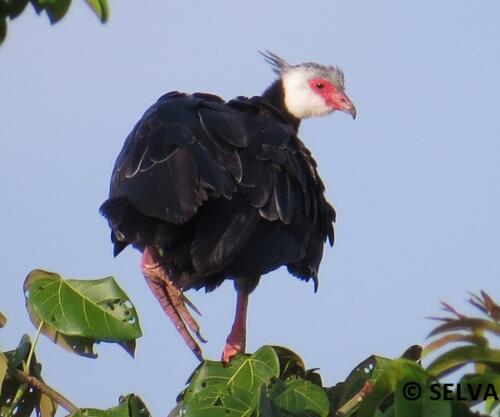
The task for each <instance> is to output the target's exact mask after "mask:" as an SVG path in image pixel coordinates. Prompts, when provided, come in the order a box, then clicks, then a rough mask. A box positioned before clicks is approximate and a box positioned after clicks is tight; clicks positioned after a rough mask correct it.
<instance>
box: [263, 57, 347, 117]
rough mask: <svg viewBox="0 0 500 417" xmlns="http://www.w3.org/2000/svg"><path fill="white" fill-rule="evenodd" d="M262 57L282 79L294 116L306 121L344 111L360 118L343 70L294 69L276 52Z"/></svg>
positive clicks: (315, 66)
mask: <svg viewBox="0 0 500 417" xmlns="http://www.w3.org/2000/svg"><path fill="white" fill-rule="evenodd" d="M261 54H262V55H263V56H264V58H265V59H266V61H267V62H268V63H269V64H271V66H272V67H273V70H274V72H275V73H277V74H278V75H279V76H280V78H281V81H282V86H283V92H284V99H285V106H286V108H287V110H288V112H289V113H290V114H291V115H293V116H294V117H296V118H297V119H305V118H308V117H315V116H325V115H327V114H330V113H332V112H334V111H336V110H340V111H343V112H346V113H349V114H350V115H351V116H352V117H353V119H355V118H356V107H355V106H354V104H353V103H352V101H351V100H350V99H349V97H347V95H346V93H345V86H344V73H343V72H342V71H341V70H340V68H338V67H333V66H326V65H320V64H316V63H314V62H305V63H303V64H299V65H290V64H288V63H287V62H286V61H285V60H283V59H282V58H280V57H279V56H277V55H275V54H273V53H272V52H269V51H266V52H265V53H264V52H261Z"/></svg>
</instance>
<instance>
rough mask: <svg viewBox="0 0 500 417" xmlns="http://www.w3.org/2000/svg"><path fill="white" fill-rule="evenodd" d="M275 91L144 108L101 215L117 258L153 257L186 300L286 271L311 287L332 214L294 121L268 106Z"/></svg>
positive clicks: (181, 98)
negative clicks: (232, 282)
mask: <svg viewBox="0 0 500 417" xmlns="http://www.w3.org/2000/svg"><path fill="white" fill-rule="evenodd" d="M281 88H282V87H281V85H280V84H279V83H277V84H276V85H273V86H272V88H271V89H269V90H268V92H267V95H266V94H264V95H263V96H262V97H253V98H243V97H239V98H238V99H236V100H233V101H229V102H227V103H226V102H224V101H223V100H222V99H220V98H219V97H216V96H213V95H209V94H200V93H196V94H193V95H186V94H182V93H179V92H171V93H168V94H165V95H164V96H162V97H161V98H160V99H159V100H158V101H157V102H156V103H155V104H154V105H153V106H151V107H150V108H149V109H148V110H147V111H146V113H145V114H144V116H143V117H142V118H141V119H140V120H139V122H138V123H137V124H136V126H135V127H134V129H133V130H132V132H131V133H130V135H129V136H128V138H127V140H126V141H125V144H124V146H123V149H122V151H121V153H120V155H119V156H118V159H117V161H116V164H115V167H114V170H113V175H112V180H111V187H110V195H109V199H108V200H107V201H106V202H105V203H104V204H103V205H102V207H101V212H102V214H103V215H104V216H105V217H106V218H107V219H108V221H109V223H110V226H111V228H112V240H113V242H114V244H115V255H116V254H118V253H119V252H120V251H121V250H122V249H123V248H124V247H125V246H126V245H127V244H132V245H133V246H135V247H137V248H138V249H140V250H141V251H142V250H144V248H145V247H155V248H158V249H160V252H161V253H162V254H163V256H162V263H164V264H165V265H166V266H168V268H169V270H170V271H172V280H173V281H174V283H176V285H177V286H178V287H179V288H181V289H182V290H183V291H185V290H188V289H190V288H196V289H198V288H202V287H205V288H206V289H207V290H208V291H210V290H212V289H214V288H215V287H217V286H218V285H219V284H220V283H221V282H222V281H223V280H224V279H226V278H232V279H252V280H255V279H258V277H260V276H261V275H263V274H265V273H267V272H270V271H272V270H274V269H276V268H278V267H280V266H282V265H286V266H287V267H288V270H289V271H290V272H291V273H292V274H294V275H295V276H297V277H299V278H301V279H305V280H309V279H310V278H312V279H313V280H314V281H315V282H316V280H317V273H318V268H319V264H320V261H321V257H322V252H323V244H324V242H325V240H326V239H327V238H328V239H329V240H330V243H333V225H332V223H333V222H334V220H335V211H334V210H333V208H332V206H331V205H330V204H329V203H328V202H327V201H326V199H325V197H324V186H323V183H322V181H321V179H320V178H319V176H318V173H317V170H316V163H315V161H314V159H313V158H312V156H311V154H310V152H309V151H308V150H307V148H306V147H305V146H304V144H303V143H302V142H301V141H300V140H299V138H298V137H297V129H298V125H299V121H298V120H296V119H294V118H293V116H291V115H290V114H288V113H287V112H286V110H285V109H283V108H281V109H280V104H279V102H277V103H276V102H275V103H273V101H274V100H275V96H276V95H277V94H279V92H278V93H277V92H276V91H275V90H277V89H278V90H279V89H281ZM273 99H274V100H273Z"/></svg>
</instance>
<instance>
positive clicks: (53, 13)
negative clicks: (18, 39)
mask: <svg viewBox="0 0 500 417" xmlns="http://www.w3.org/2000/svg"><path fill="white" fill-rule="evenodd" d="M85 2H86V3H87V4H88V6H89V7H90V8H91V9H92V11H93V12H94V13H95V14H96V15H97V17H98V18H99V19H100V20H101V22H102V23H105V22H106V21H107V20H108V16H109V8H108V3H107V0H85ZM28 3H31V5H32V6H33V8H34V9H35V11H36V13H37V14H41V13H42V12H45V13H46V14H47V16H48V18H49V20H50V23H51V24H54V23H57V22H58V21H59V20H61V19H62V18H63V17H64V16H65V15H66V13H67V11H68V9H69V6H70V5H71V0H0V45H1V44H2V42H3V41H4V40H5V37H6V36H7V19H9V20H12V19H15V18H16V17H18V16H19V15H20V14H21V13H22V12H23V11H24V10H25V9H26V6H27V5H28Z"/></svg>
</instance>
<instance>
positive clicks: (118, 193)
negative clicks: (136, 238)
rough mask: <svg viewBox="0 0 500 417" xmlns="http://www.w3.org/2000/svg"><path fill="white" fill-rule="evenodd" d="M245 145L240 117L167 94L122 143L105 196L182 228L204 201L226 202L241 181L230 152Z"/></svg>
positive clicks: (217, 103)
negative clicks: (220, 198) (219, 198)
mask: <svg viewBox="0 0 500 417" xmlns="http://www.w3.org/2000/svg"><path fill="white" fill-rule="evenodd" d="M247 145H248V134H247V132H246V130H245V128H244V124H243V123H242V121H241V118H240V115H239V113H238V112H237V111H235V110H233V109H231V108H229V107H227V106H226V104H225V103H224V101H222V99H220V98H218V97H216V96H212V95H208V94H194V95H191V96H187V95H185V94H181V93H177V92H173V93H169V94H166V95H164V96H163V97H161V98H160V99H159V100H158V102H157V103H155V104H154V105H153V106H152V107H151V108H149V109H148V110H147V111H146V113H145V114H144V116H143V117H142V118H141V119H140V120H139V122H138V123H137V124H136V126H135V127H134V129H133V130H132V132H131V133H130V135H129V136H128V138H127V140H126V141H125V144H124V146H123V149H122V151H121V153H120V155H119V156H118V159H117V161H116V164H115V168H114V171H113V176H112V180H111V189H110V197H111V198H113V197H126V198H127V199H128V200H129V201H130V202H131V203H132V204H133V205H134V207H135V208H136V209H137V210H139V211H140V212H142V213H143V214H145V215H146V216H150V217H154V218H158V219H161V220H163V221H165V222H168V223H174V224H183V223H185V222H187V221H188V220H189V219H190V218H191V217H192V216H193V215H194V214H195V213H196V212H197V210H198V209H199V207H200V206H201V205H202V204H203V202H204V201H206V200H207V199H208V198H209V197H211V196H214V197H217V196H224V197H226V198H230V197H231V195H232V194H233V193H234V192H235V190H236V182H237V181H238V180H239V179H240V178H241V162H240V160H239V157H238V154H237V152H236V151H235V149H237V148H238V147H245V146H247Z"/></svg>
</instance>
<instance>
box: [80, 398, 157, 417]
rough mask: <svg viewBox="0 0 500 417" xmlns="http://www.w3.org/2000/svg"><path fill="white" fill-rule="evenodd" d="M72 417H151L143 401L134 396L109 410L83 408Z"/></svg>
mask: <svg viewBox="0 0 500 417" xmlns="http://www.w3.org/2000/svg"><path fill="white" fill-rule="evenodd" d="M71 417H151V414H150V412H149V411H148V409H147V407H146V406H145V405H144V403H143V401H142V400H141V399H140V398H139V397H138V396H137V395H134V394H129V395H127V396H125V397H121V398H120V402H119V405H118V406H116V407H112V408H109V409H108V410H98V409H95V408H83V409H80V410H78V411H77V412H75V413H73V414H71Z"/></svg>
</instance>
